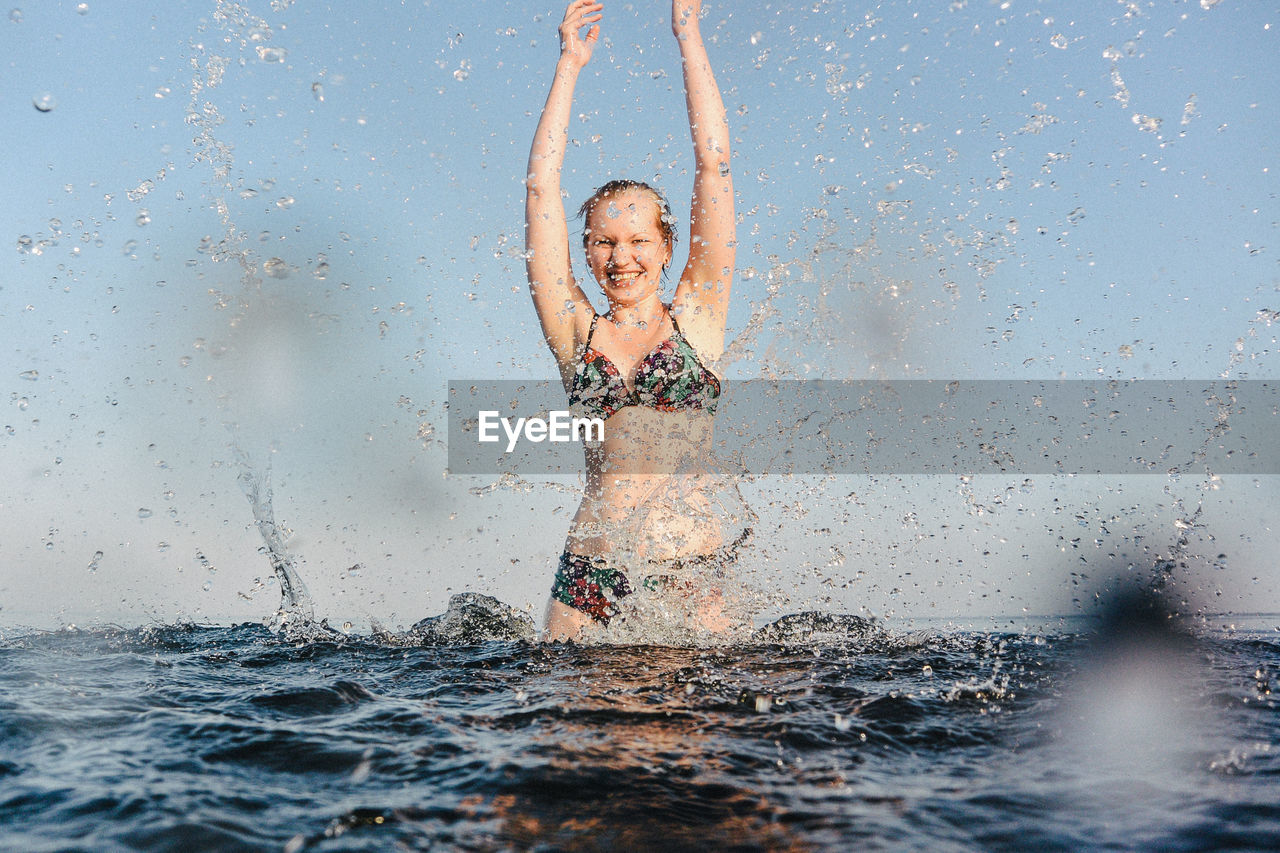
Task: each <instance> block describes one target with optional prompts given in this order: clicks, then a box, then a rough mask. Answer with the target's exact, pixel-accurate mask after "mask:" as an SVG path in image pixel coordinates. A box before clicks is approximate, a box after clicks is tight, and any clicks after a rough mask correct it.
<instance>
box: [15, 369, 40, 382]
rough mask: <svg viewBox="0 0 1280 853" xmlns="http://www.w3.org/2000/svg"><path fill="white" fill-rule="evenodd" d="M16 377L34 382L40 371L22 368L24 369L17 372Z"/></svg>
mask: <svg viewBox="0 0 1280 853" xmlns="http://www.w3.org/2000/svg"><path fill="white" fill-rule="evenodd" d="M18 378H19V379H25V380H27V381H28V382H35V381H36V380H37V379H39V378H40V371H38V370H24V371H22V372H21V373H19V374H18Z"/></svg>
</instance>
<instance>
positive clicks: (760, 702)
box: [756, 695, 773, 714]
mask: <svg viewBox="0 0 1280 853" xmlns="http://www.w3.org/2000/svg"><path fill="white" fill-rule="evenodd" d="M772 708H773V697H772V696H764V695H759V696H756V713H757V714H764V713H767V712H768V711H770V710H771V709H772Z"/></svg>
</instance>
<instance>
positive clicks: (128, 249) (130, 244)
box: [123, 240, 138, 256]
mask: <svg viewBox="0 0 1280 853" xmlns="http://www.w3.org/2000/svg"><path fill="white" fill-rule="evenodd" d="M136 251H138V241H137V240H126V241H125V242H124V248H123V252H124V254H125V255H128V256H132V255H133V253H134V252H136Z"/></svg>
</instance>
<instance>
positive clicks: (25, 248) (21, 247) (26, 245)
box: [18, 234, 34, 255]
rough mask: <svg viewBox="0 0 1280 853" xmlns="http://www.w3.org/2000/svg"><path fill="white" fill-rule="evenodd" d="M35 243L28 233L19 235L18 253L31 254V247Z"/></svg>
mask: <svg viewBox="0 0 1280 853" xmlns="http://www.w3.org/2000/svg"><path fill="white" fill-rule="evenodd" d="M33 245H34V241H33V240H32V239H31V238H30V237H29V236H28V235H26V234H23V235H21V236H20V237H18V254H20V255H29V254H31V247H32V246H33Z"/></svg>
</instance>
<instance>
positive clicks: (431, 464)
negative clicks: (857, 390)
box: [0, 0, 1280, 625]
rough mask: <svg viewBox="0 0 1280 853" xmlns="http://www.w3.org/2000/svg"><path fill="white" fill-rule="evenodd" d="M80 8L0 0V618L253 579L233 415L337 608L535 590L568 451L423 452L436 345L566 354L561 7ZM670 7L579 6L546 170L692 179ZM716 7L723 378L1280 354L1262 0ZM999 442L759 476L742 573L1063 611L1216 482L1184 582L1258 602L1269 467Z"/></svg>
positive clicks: (149, 614) (1245, 372) (1128, 367)
mask: <svg viewBox="0 0 1280 853" xmlns="http://www.w3.org/2000/svg"><path fill="white" fill-rule="evenodd" d="M77 5H78V4H77V3H73V2H65V3H57V2H47V3H41V4H38V5H35V4H27V5H24V6H22V7H21V12H20V14H11V15H10V16H9V17H8V19H7V20H0V45H3V48H4V53H3V55H4V57H5V58H4V60H3V63H4V64H3V66H2V67H3V69H4V73H3V76H2V77H0V112H2V113H3V116H4V120H3V122H0V138H2V139H3V143H4V147H5V150H6V152H7V162H8V163H9V164H10V168H9V169H8V170H7V171H8V176H7V179H6V186H5V192H6V203H5V204H4V205H2V206H0V235H4V239H5V240H6V241H7V243H6V244H5V245H8V246H9V249H8V250H6V251H0V341H2V345H0V347H2V348H0V352H3V354H4V355H3V363H4V370H3V371H0V376H2V377H3V381H4V382H5V383H6V387H5V388H4V389H3V390H4V391H5V398H6V399H5V406H6V408H5V412H6V415H5V417H4V418H3V425H4V426H5V431H4V433H3V434H0V448H2V449H3V453H4V457H5V460H6V468H7V469H8V470H10V471H11V472H16V473H14V474H13V475H12V476H11V478H10V479H11V482H12V485H10V486H7V487H6V490H5V494H3V496H0V503H3V510H4V511H3V519H4V520H3V521H0V525H3V536H4V538H3V541H4V542H5V546H4V549H3V552H0V606H2V607H3V609H2V610H0V625H3V624H58V623H59V622H66V621H73V622H78V623H84V622H91V621H94V620H116V621H122V622H126V623H135V622H137V621H139V620H153V619H154V620H160V621H171V620H173V619H175V618H195V619H207V620H215V621H228V620H240V619H257V618H260V617H261V616H262V615H264V614H265V613H266V612H268V611H269V610H270V609H271V608H273V607H274V605H275V603H276V597H277V592H276V590H275V589H274V587H272V586H269V585H266V586H264V585H262V584H259V583H258V581H263V582H265V581H267V579H268V577H269V575H270V568H269V566H268V565H267V563H266V560H265V558H264V557H262V556H261V555H260V554H259V553H258V548H259V546H260V544H261V543H260V541H259V540H258V539H257V538H256V537H257V534H256V531H255V530H254V529H253V526H252V517H251V516H250V514H249V507H248V503H247V502H246V501H245V499H244V497H243V495H242V494H241V493H240V491H239V488H238V486H237V485H236V480H235V475H236V468H235V465H234V452H233V451H232V450H231V449H230V447H229V445H230V444H231V443H232V442H233V441H234V442H235V444H237V445H238V446H240V447H241V448H242V449H243V450H244V451H245V452H246V453H247V454H248V455H249V456H250V457H251V458H252V459H254V464H255V466H256V467H258V468H259V469H265V468H266V466H267V464H268V460H270V466H271V470H272V472H273V482H274V486H275V497H276V510H277V516H278V518H279V519H280V520H281V522H282V523H284V524H285V525H287V526H288V527H289V528H290V529H291V530H292V534H293V535H292V538H291V540H290V546H291V548H293V549H294V550H295V551H296V552H297V553H298V554H299V556H300V557H301V559H302V561H303V562H302V571H303V574H304V577H305V578H306V580H307V583H308V584H309V586H310V587H311V590H312V592H313V593H314V594H315V597H316V600H317V608H318V610H319V611H320V612H322V613H323V614H325V615H329V616H330V617H331V618H332V619H333V620H334V621H336V622H342V621H347V620H350V621H352V622H353V623H355V624H357V625H359V624H365V623H367V622H368V621H369V620H378V621H381V622H384V623H389V624H407V623H410V622H412V621H414V620H416V619H417V618H420V617H421V616H422V615H425V614H426V613H429V612H438V611H439V610H440V609H442V607H443V605H444V602H445V600H446V599H447V596H448V594H449V593H450V592H455V591H459V590H461V589H476V590H479V591H487V592H492V593H494V594H497V595H498V596H499V597H501V598H503V599H505V600H508V601H512V602H514V603H517V604H519V605H521V606H524V605H526V604H527V605H528V606H530V607H531V608H532V609H533V610H534V611H536V612H540V611H541V607H542V603H543V601H544V600H545V594H546V593H545V590H546V588H547V585H548V584H549V579H550V571H551V570H550V566H551V561H552V559H553V558H554V556H555V555H556V554H558V552H559V550H560V548H561V546H562V542H563V531H564V529H565V528H567V525H568V518H569V516H570V515H571V513H572V509H573V506H574V504H575V499H574V497H573V495H572V493H571V490H568V484H564V483H554V482H553V483H546V482H534V483H530V484H516V485H515V486H510V484H508V486H507V487H502V488H496V489H491V488H487V487H488V486H489V485H490V484H489V483H487V482H485V481H483V480H477V479H473V478H459V477H447V476H445V475H444V473H443V472H444V448H443V444H442V438H441V437H440V433H441V427H442V425H443V407H442V397H443V394H444V386H445V383H446V382H447V381H449V380H451V379H452V380H458V379H466V378H468V377H475V378H508V377H512V376H530V377H547V376H550V375H551V374H552V373H553V369H552V363H551V361H550V359H549V357H548V355H547V354H546V352H545V347H544V345H543V343H542V341H541V338H540V335H539V334H538V331H537V323H536V321H535V317H534V315H533V312H532V310H531V309H530V306H529V305H528V297H527V295H526V290H525V284H524V279H523V264H522V259H521V256H520V252H521V251H522V248H523V247H522V222H521V217H522V185H521V178H522V175H523V170H524V163H525V158H526V156H527V150H528V144H529V140H530V137H531V134H532V131H533V126H534V124H535V123H536V120H537V111H538V110H539V109H540V107H541V104H542V102H543V99H544V97H545V92H546V87H547V86H548V84H549V75H550V72H551V68H552V66H553V63H554V60H555V52H556V34H555V26H556V23H557V22H558V20H559V18H560V15H561V12H562V9H560V8H558V7H552V6H545V5H543V4H531V3H514V2H512V3H501V2H486V3H484V4H441V3H435V2H428V3H422V2H417V3H408V2H406V3H379V4H367V5H366V6H363V7H361V8H360V9H359V10H358V11H353V10H351V9H350V8H349V7H348V5H347V4H336V3H323V2H306V0H293V2H287V0H276V2H274V3H273V2H267V0H258V2H246V3H241V4H238V5H237V4H230V3H226V2H220V0H206V2H175V3H170V4H166V5H165V6H164V8H163V9H160V10H154V11H153V10H148V9H144V8H141V7H138V8H134V7H133V5H132V4H127V5H126V8H124V9H121V8H119V7H118V6H113V5H109V4H106V3H93V2H90V3H88V4H87V5H85V4H80V5H85V7H84V8H83V9H77ZM667 10H668V7H667V6H665V5H664V4H661V3H654V4H645V3H620V2H616V0H615V2H613V3H610V4H609V5H608V8H607V9H606V19H605V21H604V27H605V30H604V41H603V42H602V43H601V46H600V48H599V49H598V50H597V52H596V56H595V58H594V59H593V61H592V63H591V65H590V66H589V67H588V69H587V72H586V73H585V74H584V75H583V78H582V80H581V82H580V84H579V89H578V98H577V101H576V103H575V110H574V112H575V120H574V123H573V128H572V132H573V135H574V137H575V144H574V146H573V147H572V148H571V149H570V152H569V160H568V162H567V172H566V178H565V187H566V190H567V191H568V193H569V196H570V200H569V206H570V208H571V209H576V206H577V201H578V200H580V199H581V198H583V197H585V196H586V195H588V194H589V193H590V191H591V190H592V189H593V188H594V187H595V186H596V185H598V184H599V183H602V182H603V181H604V180H606V179H608V178H609V177H615V176H619V175H624V174H625V175H630V176H634V177H639V178H643V179H652V180H655V181H656V182H657V183H659V184H660V185H661V186H663V187H664V188H665V189H666V190H667V192H668V194H669V195H670V196H671V199H672V201H673V203H674V204H675V206H676V208H677V210H678V211H680V212H681V215H682V216H685V215H687V207H688V202H687V198H688V194H689V187H690V178H689V175H688V174H687V169H688V166H689V164H690V162H691V158H690V152H689V150H688V149H689V144H688V141H687V129H686V128H685V126H684V122H685V119H684V107H683V99H682V95H681V92H680V81H679V66H678V62H677V59H676V53H675V49H674V45H673V44H672V43H671V37H670V32H669V28H668V24H667V21H666V17H665V16H666V14H667ZM703 28H704V33H705V34H706V35H707V37H708V39H709V42H710V43H709V50H710V52H711V55H712V58H713V62H714V64H715V65H716V67H717V69H718V73H719V79H720V83H721V87H722V90H723V91H724V95H725V102H726V105H727V107H728V109H729V113H730V118H731V122H732V126H733V133H734V143H735V151H734V155H735V156H734V169H735V178H736V185H737V190H738V193H739V198H738V205H739V211H740V213H741V214H742V223H741V225H740V232H739V236H740V243H741V248H740V250H739V275H738V279H737V284H736V285H735V286H736V288H737V291H736V296H735V299H736V301H735V305H734V308H733V313H732V315H731V319H730V322H731V326H732V327H733V334H735V335H736V336H737V342H738V349H737V352H738V353H739V355H738V356H737V357H736V359H735V360H734V361H732V363H727V364H725V365H723V369H724V370H725V371H726V372H727V374H728V375H729V376H730V377H734V376H738V377H750V376H757V375H762V374H763V375H776V376H793V377H800V378H805V377H813V378H819V377H821V378H885V379H897V378H1011V379H1054V378H1093V377H1118V378H1160V379H1209V378H1216V377H1219V376H1221V375H1223V374H1224V373H1226V374H1227V375H1229V376H1232V377H1236V378H1245V377H1247V378H1274V375H1275V371H1276V367H1275V364H1274V362H1275V357H1274V355H1271V354H1270V352H1271V350H1274V349H1275V340H1274V338H1275V334H1276V331H1277V328H1280V326H1273V325H1271V324H1269V323H1268V321H1267V316H1268V315H1266V314H1262V315H1260V314H1259V312H1260V311H1274V310H1277V309H1280V293H1277V287H1278V286H1280V275H1278V274H1277V265H1276V264H1277V261H1276V243H1277V241H1276V237H1277V233H1276V231H1277V221H1278V219H1280V205H1278V204H1277V200H1276V193H1277V179H1276V174H1275V169H1276V165H1275V161H1276V158H1275V139H1276V138H1277V136H1278V134H1280V112H1278V111H1277V109H1276V106H1275V103H1274V96H1273V93H1274V92H1275V91H1277V90H1280V79H1277V78H1278V77H1280V69H1278V67H1277V66H1278V64H1280V63H1277V60H1276V57H1277V56H1280V49H1278V48H1280V44H1277V30H1278V29H1280V15H1278V14H1277V10H1276V9H1274V8H1271V7H1269V6H1268V5H1267V4H1254V3H1243V2H1232V0H1222V2H1216V3H1215V2H1210V0H1202V2H1164V0H1161V1H1160V2H1134V3H1121V2H1088V3H1067V2H1057V3H1054V2H1047V3H1046V2H1041V3H1035V4H1033V3H1023V2H1018V0H1008V2H1000V3H991V2H985V0H981V2H979V0H969V2H956V3H951V4H936V3H924V2H920V3H910V2H894V3H882V4H879V5H876V6H872V7H863V6H855V5H850V4H845V3H836V2H817V3H810V4H805V5H804V6H803V7H800V6H799V5H798V4H789V3H756V2H741V3H735V4H727V3H725V4H718V3H709V4H708V16H707V19H706V21H705V23H704V25H703ZM214 84H216V85H214ZM46 94H47V95H48V96H50V97H51V98H52V99H53V102H54V105H53V108H52V109H49V110H47V111H42V110H40V109H37V107H36V102H37V101H40V103H41V105H42V106H47V105H48V104H47V103H46V102H44V101H43V100H42V99H43V98H44V96H45V95H46ZM273 259H278V260H273ZM753 311H756V312H758V320H759V322H758V323H757V324H755V325H753V324H751V322H750V318H751V317H752V316H753ZM432 430H435V432H434V433H433V432H432ZM1024 479H1025V478H1017V479H1016V480H1014V481H1010V482H1004V481H1003V480H1000V481H997V480H996V479H993V478H986V477H980V478H975V479H974V480H973V481H971V482H964V481H962V480H959V479H958V478H857V477H846V478H839V479H829V480H820V479H817V478H814V479H812V480H810V481H804V482H795V481H790V480H785V479H782V478H779V479H777V480H771V481H760V482H755V483H751V484H746V486H745V488H746V490H747V491H748V493H749V496H750V497H751V499H752V500H753V501H754V502H755V503H756V505H757V509H758V511H759V512H760V514H761V517H762V522H761V523H762V525H763V526H764V528H765V529H766V530H767V531H768V537H767V546H766V547H764V548H762V549H761V552H760V555H759V565H757V566H756V567H755V569H754V571H755V572H756V573H757V577H756V580H757V581H758V582H759V583H760V584H761V585H762V586H768V587H771V588H774V589H776V590H778V591H780V595H781V597H780V598H777V599H775V600H774V601H773V602H771V603H770V605H769V606H771V607H773V606H776V607H779V608H784V609H785V608H786V607H795V606H799V605H801V604H806V603H814V602H816V603H817V604H820V605H821V606H830V607H836V606H838V607H841V608H845V609H859V608H866V609H867V610H868V611H870V612H873V613H877V614H880V615H893V616H898V617H906V618H912V617H923V616H934V615H940V616H947V617H957V618H965V617H967V616H969V615H974V614H990V613H997V614H1001V613H1009V614H1017V613H1021V612H1023V611H1024V610H1026V611H1032V612H1045V611H1046V610H1062V609H1069V608H1070V607H1071V606H1072V605H1071V604H1070V599H1071V598H1072V597H1074V596H1075V595H1076V592H1077V590H1078V589H1079V587H1078V586H1076V585H1074V584H1073V576H1072V574H1071V573H1072V572H1076V575H1077V576H1076V577H1075V580H1077V581H1078V575H1079V574H1081V573H1083V574H1088V575H1091V576H1092V577H1094V578H1096V577H1099V576H1102V575H1105V574H1106V573H1108V572H1109V571H1113V570H1124V566H1125V565H1127V564H1128V562H1130V561H1131V560H1133V559H1138V560H1139V561H1140V560H1141V559H1143V558H1146V557H1149V556H1150V554H1151V553H1159V552H1162V551H1163V550H1167V548H1168V546H1169V543H1171V542H1172V541H1173V540H1174V538H1175V537H1176V535H1177V530H1178V529H1177V527H1176V525H1175V522H1177V521H1178V520H1180V519H1181V518H1182V517H1184V516H1186V515H1188V514H1189V512H1190V511H1191V510H1193V509H1194V507H1195V506H1196V505H1197V502H1198V501H1203V502H1204V509H1203V511H1202V514H1201V516H1200V519H1199V520H1198V524H1199V525H1200V526H1199V527H1197V528H1196V529H1194V530H1193V536H1192V537H1191V539H1190V542H1189V545H1188V548H1189V551H1188V559H1189V566H1188V568H1187V570H1186V577H1187V583H1186V588H1187V590H1188V591H1189V594H1192V597H1194V598H1197V600H1203V601H1206V602H1209V604H1207V605H1206V606H1210V607H1212V608H1214V609H1221V610H1235V611H1253V610H1280V582H1277V580H1276V572H1275V570H1274V561H1273V559H1272V557H1271V555H1272V554H1274V553H1275V545H1276V544H1277V543H1276V540H1277V533H1276V531H1275V526H1276V517H1275V512H1274V507H1275V506H1276V505H1277V502H1276V494H1275V491H1276V485H1277V484H1276V483H1275V482H1273V479H1274V478H1265V477H1259V478H1249V477H1230V478H1224V479H1223V480H1221V481H1217V482H1210V481H1206V480H1204V478H1190V477H1187V478H1184V479H1183V480H1180V481H1167V480H1166V479H1165V478H1160V477H1154V478H1153V477H1146V478H1131V479H1130V480H1129V481H1112V480H1107V479H1106V478H1074V479H1065V478H1035V479H1034V481H1032V482H1024ZM851 495H855V496H856V497H855V498H853V499H852V500H851V499H850V496H851ZM851 508H853V509H854V510H855V511H852V512H851V511H850V510H851ZM833 515H834V516H835V517H837V518H842V519H843V522H842V523H841V524H838V525H832V524H831V523H830V522H829V520H827V519H829V518H831V517H832V516H833ZM824 531H825V532H824ZM98 551H101V552H102V557H101V558H98V559H95V554H96V553H97V552H98ZM1219 554H1225V555H1226V557H1225V559H1223V560H1219V559H1218V555H1219ZM210 567H212V568H210ZM1138 570H1141V569H1140V568H1139V569H1138ZM1064 602H1065V603H1064Z"/></svg>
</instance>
